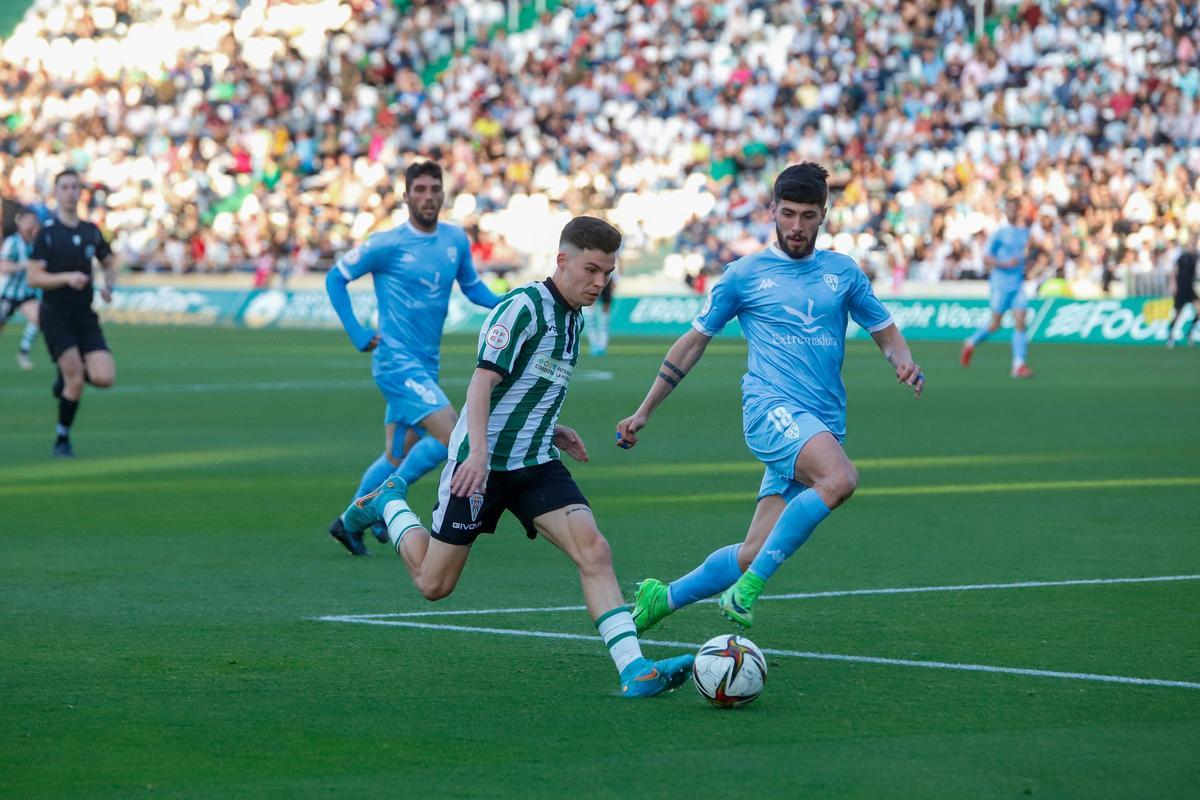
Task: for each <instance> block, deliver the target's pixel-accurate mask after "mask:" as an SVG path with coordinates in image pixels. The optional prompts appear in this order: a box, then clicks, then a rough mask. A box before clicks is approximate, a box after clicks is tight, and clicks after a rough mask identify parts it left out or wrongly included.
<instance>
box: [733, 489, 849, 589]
mask: <svg viewBox="0 0 1200 800" xmlns="http://www.w3.org/2000/svg"><path fill="white" fill-rule="evenodd" d="M828 516H829V507H828V506H826V505H825V501H824V500H822V499H821V495H819V494H817V493H816V492H814V491H813V490H812V489H805V490H804V491H803V492H801V493H800V494H798V495H796V496H795V497H793V498H792V500H791V502H789V503H788V504H787V507H786V508H784V509H783V513H782V514H780V515H779V520H778V521H777V522H776V523H775V527H774V528H771V533H770V534H769V535H768V536H767V541H766V542H764V543H763V546H762V550H759V551H758V555H756V556H755V557H754V560H753V561H752V562H750V570H749V571H750V572H753V573H754V574H755V575H757V576H758V577H760V578H762V579H763V580H766V579H767V578H770V577H771V576H772V575H774V574H775V570H777V569H779V565H780V564H782V563H783V562H784V561H786V560H787V559H788V557H789V556H791V554H792V553H794V552H796V550H798V549H799V548H800V545H802V544H804V543H805V542H806V541H808V537H809V536H811V535H812V532H813V530H814V529H815V528H816V527H817V526H818V525H820V524H821V520H823V519H825V518H826V517H828Z"/></svg>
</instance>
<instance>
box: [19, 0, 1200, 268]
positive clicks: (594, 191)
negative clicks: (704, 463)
mask: <svg viewBox="0 0 1200 800" xmlns="http://www.w3.org/2000/svg"><path fill="white" fill-rule="evenodd" d="M527 5H532V3H527ZM506 6H507V4H506V3H503V2H500V1H499V0H490V2H489V1H488V0H459V1H458V2H453V1H451V2H411V0H397V1H396V2H384V1H383V0H378V1H375V0H341V2H339V1H338V0H319V2H312V3H304V4H300V3H295V4H293V3H286V2H274V1H273V0H272V1H271V2H268V0H236V1H235V0H214V2H209V3H203V4H196V3H187V2H183V1H182V0H86V2H85V0H67V1H66V2H53V3H51V2H47V1H46V0H40V1H39V2H37V3H36V4H35V6H34V7H33V8H32V9H31V10H30V12H29V13H28V14H27V15H26V17H25V19H24V21H23V22H22V23H21V24H20V25H19V26H18V28H17V29H16V31H15V32H14V34H13V35H12V36H11V37H10V38H9V39H8V40H6V41H5V42H4V43H3V46H2V48H0V80H2V81H3V83H4V85H5V87H6V88H7V91H6V92H5V93H4V95H3V96H0V121H2V122H3V124H2V125H0V196H3V197H9V198H15V199H17V200H19V201H21V202H27V203H36V202H38V201H39V200H41V199H42V198H45V197H48V196H49V192H48V187H49V185H50V181H51V180H52V178H53V176H54V174H56V173H57V171H58V170H60V169H61V168H63V167H65V166H73V167H76V168H78V169H80V170H81V171H82V172H83V173H84V175H85V177H86V180H87V182H88V185H89V187H91V191H90V193H89V196H88V197H87V201H88V202H89V204H90V210H89V212H88V213H89V214H90V215H91V217H92V218H93V219H94V220H95V221H96V222H97V223H98V224H100V225H101V226H102V228H104V229H105V230H107V231H108V232H109V233H110V234H111V236H112V238H113V240H114V247H115V249H116V251H117V252H118V254H119V256H120V257H121V258H122V259H123V260H124V261H125V262H126V263H128V264H138V265H143V266H147V267H150V268H158V269H166V270H172V271H175V272H185V271H193V270H195V271H208V270H214V271H215V270H226V269H230V268H233V267H242V266H244V265H246V264H251V265H257V266H259V267H260V269H262V268H264V267H265V268H270V267H271V265H272V263H273V262H276V261H277V262H278V263H277V264H276V268H278V264H282V263H286V264H288V268H289V269H293V268H295V269H308V268H314V267H318V266H319V265H322V264H325V263H328V261H329V259H331V258H332V257H333V256H334V255H335V254H337V253H338V252H340V251H341V250H342V249H344V248H346V247H347V246H348V245H349V244H350V243H352V242H354V241H356V240H359V239H361V238H362V237H364V236H365V235H366V234H367V233H368V232H369V231H371V230H373V229H376V228H378V227H380V226H383V225H385V224H390V222H394V221H397V220H399V219H402V216H401V215H402V214H403V210H402V206H401V204H400V203H399V202H398V194H397V193H398V192H399V191H402V187H398V186H397V185H396V178H397V176H399V175H401V173H402V170H403V166H404V165H405V164H407V163H408V162H409V161H411V160H412V159H414V158H417V157H430V158H436V159H438V160H439V161H441V162H442V163H443V164H444V165H445V166H446V167H447V170H448V172H447V194H448V196H449V201H448V202H449V206H450V208H449V210H448V214H449V216H450V218H452V219H455V220H456V221H460V222H462V223H463V224H465V225H466V226H467V227H468V230H469V232H470V233H471V235H472V237H473V239H474V241H475V242H476V244H475V249H476V259H477V262H480V263H481V264H482V265H483V266H485V267H487V266H492V267H495V268H503V267H506V266H510V265H518V266H525V265H528V266H531V267H533V268H541V267H542V266H544V264H545V261H546V259H547V258H549V255H550V253H551V252H552V251H553V247H554V242H553V241H551V240H549V239H548V238H547V237H548V233H549V232H554V231H557V230H559V229H560V227H561V220H563V219H565V218H567V217H569V216H570V215H572V214H577V213H583V212H585V211H592V212H595V211H596V210H599V209H607V210H608V213H607V216H608V218H609V219H610V220H611V221H612V222H614V223H615V224H617V225H618V226H619V227H621V229H622V230H623V231H625V232H626V234H627V238H628V241H629V244H630V246H631V247H632V248H633V249H636V250H639V251H641V252H645V253H662V252H668V253H670V255H669V256H667V257H666V258H665V260H664V259H659V260H660V261H661V262H662V263H663V267H662V269H663V273H664V276H665V278H666V279H668V280H670V281H682V280H684V279H685V278H686V279H688V280H689V281H690V280H691V279H692V278H693V277H694V276H696V275H697V274H699V273H703V272H706V271H708V272H711V271H714V270H719V268H720V266H721V265H722V264H723V263H725V262H727V261H728V260H729V259H731V258H732V257H734V256H735V255H737V254H740V253H744V252H748V251H750V250H753V249H755V248H758V247H761V245H762V244H763V243H764V242H766V241H769V240H770V239H771V237H772V236H773V234H774V231H773V230H772V224H771V220H770V216H769V214H768V213H767V212H766V211H765V210H764V209H765V205H766V203H767V202H768V201H769V185H768V183H767V181H768V180H769V176H771V175H774V174H775V173H776V172H777V171H778V169H779V168H780V167H781V166H782V165H784V164H786V163H789V162H796V161H800V160H806V159H812V160H818V161H821V162H822V163H824V164H826V165H829V166H830V167H831V169H832V172H833V180H832V182H833V184H834V185H835V186H836V187H837V189H836V191H835V193H834V196H833V197H832V199H831V210H830V214H829V218H828V224H827V239H826V241H825V242H823V243H822V245H823V246H833V247H835V248H836V249H839V250H842V251H845V252H849V253H851V254H852V255H854V256H856V257H857V258H858V259H859V260H860V262H861V263H862V264H863V265H864V267H865V268H867V269H868V270H869V271H871V272H873V273H875V274H876V275H877V276H884V277H890V278H891V279H892V280H895V281H897V282H899V281H902V280H904V279H906V278H909V279H919V280H924V281H933V280H951V279H958V278H969V277H976V276H978V275H979V274H980V271H981V260H982V259H981V255H980V252H981V248H982V244H983V241H984V240H985V239H986V236H987V235H988V233H989V232H990V231H991V230H992V229H993V228H994V227H995V226H996V225H997V224H999V222H1000V208H1001V206H1002V203H1001V200H1002V198H1003V197H1005V196H1016V197H1018V198H1020V200H1021V202H1022V214H1023V216H1024V217H1025V219H1026V220H1027V222H1028V223H1029V224H1030V225H1031V226H1032V231H1033V243H1034V247H1035V249H1036V251H1037V252H1036V254H1035V256H1034V263H1035V264H1036V265H1037V267H1038V269H1039V270H1040V271H1041V272H1042V274H1043V275H1044V276H1049V275H1053V274H1056V273H1057V274H1058V275H1059V276H1060V277H1063V278H1066V279H1067V280H1068V281H1070V282H1071V283H1072V284H1073V285H1074V286H1075V287H1076V288H1077V289H1079V290H1081V291H1087V290H1088V289H1089V288H1091V289H1095V288H1098V287H1103V288H1104V289H1106V290H1107V288H1108V284H1109V283H1110V282H1111V281H1112V280H1113V279H1114V278H1116V279H1119V280H1120V281H1122V282H1124V283H1126V284H1129V288H1130V289H1131V290H1135V291H1136V290H1137V286H1136V284H1137V283H1138V281H1139V280H1141V279H1143V278H1144V279H1147V280H1149V279H1152V278H1153V277H1154V276H1157V275H1161V274H1165V271H1166V270H1168V269H1169V268H1170V267H1171V265H1173V263H1174V258H1175V254H1176V252H1177V249H1178V248H1179V247H1180V246H1191V245H1192V244H1193V240H1194V237H1195V236H1196V235H1197V234H1198V233H1200V106H1198V105H1197V95H1198V94H1200V56H1198V53H1200V26H1198V25H1197V22H1198V17H1200V5H1198V4H1197V3H1194V2H1192V3H1186V2H1181V1H1180V0H1164V1H1163V2H1140V1H1139V0H1019V1H1018V2H1016V3H1014V4H1005V3H1004V2H1003V1H1001V2H1000V3H998V4H993V5H992V7H990V13H989V17H988V23H987V31H986V33H985V35H984V36H983V37H981V38H978V39H976V37H975V36H974V35H973V11H972V10H971V7H970V6H969V5H968V4H966V3H963V2H957V1H956V0H939V2H938V4H937V5H936V10H934V9H933V8H931V6H930V4H929V3H917V2H908V1H906V0H843V2H831V3H821V4H816V3H812V2H808V1H807V0H774V2H762V1H761V0H677V1H676V2H666V0H657V1H656V2H655V1H649V0H648V1H646V2H629V0H616V2H604V3H600V2H588V0H580V1H579V2H575V3H573V4H568V5H565V6H561V5H560V4H559V3H555V2H546V0H540V2H539V6H538V7H539V9H540V8H545V9H546V10H545V11H544V13H543V14H542V16H541V18H540V19H538V20H537V22H536V24H533V25H531V26H528V27H526V28H525V29H524V30H521V29H517V30H507V29H506Z"/></svg>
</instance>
